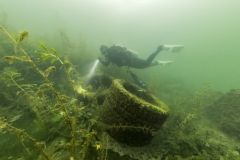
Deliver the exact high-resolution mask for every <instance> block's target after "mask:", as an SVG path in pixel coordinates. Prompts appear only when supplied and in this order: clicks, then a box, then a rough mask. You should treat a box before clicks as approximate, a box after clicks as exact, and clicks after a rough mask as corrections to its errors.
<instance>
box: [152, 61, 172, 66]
mask: <svg viewBox="0 0 240 160" xmlns="http://www.w3.org/2000/svg"><path fill="white" fill-rule="evenodd" d="M156 61H157V63H158V65H162V66H165V65H168V64H171V63H172V62H173V61H158V60H156Z"/></svg>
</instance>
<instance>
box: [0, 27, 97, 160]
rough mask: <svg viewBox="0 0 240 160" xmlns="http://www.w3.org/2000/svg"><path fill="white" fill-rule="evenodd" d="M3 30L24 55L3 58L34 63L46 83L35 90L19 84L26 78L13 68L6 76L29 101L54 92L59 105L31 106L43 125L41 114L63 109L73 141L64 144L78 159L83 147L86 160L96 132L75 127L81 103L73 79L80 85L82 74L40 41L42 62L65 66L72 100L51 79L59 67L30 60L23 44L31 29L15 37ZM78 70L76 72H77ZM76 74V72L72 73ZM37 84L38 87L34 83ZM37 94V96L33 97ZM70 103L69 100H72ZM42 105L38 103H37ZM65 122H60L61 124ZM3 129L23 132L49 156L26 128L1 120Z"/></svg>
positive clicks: (44, 154) (30, 86) (33, 65)
mask: <svg viewBox="0 0 240 160" xmlns="http://www.w3.org/2000/svg"><path fill="white" fill-rule="evenodd" d="M0 29H1V30H2V31H3V32H4V33H5V34H6V35H7V36H8V37H9V38H10V39H11V40H12V41H13V42H14V45H15V47H14V48H15V50H19V51H20V52H21V53H22V54H23V55H20V54H19V55H17V56H15V55H14V56H5V57H4V58H5V59H6V60H9V61H16V60H18V61H21V62H26V63H28V64H30V65H31V67H32V68H33V69H34V70H35V71H36V72H37V73H38V74H39V75H41V77H42V78H43V80H44V81H45V83H43V84H41V85H39V87H37V88H34V89H32V85H30V84H19V82H20V80H23V79H22V78H21V77H20V76H21V74H20V73H17V72H13V71H9V72H5V75H6V77H5V78H6V80H7V81H9V82H11V83H12V85H15V86H16V87H17V88H19V89H20V91H21V92H22V93H24V94H25V95H26V97H28V101H29V102H32V101H33V99H36V98H37V99H39V96H40V97H42V98H45V99H41V100H42V101H45V102H47V101H46V97H45V95H44V93H46V92H49V91H51V92H52V93H53V94H54V95H55V97H56V100H57V102H56V104H55V105H53V106H52V107H51V106H47V105H46V106H45V105H44V107H47V108H45V109H43V106H41V107H40V108H37V107H36V106H35V105H33V107H32V108H31V110H33V111H34V113H35V114H36V116H37V117H38V119H39V122H38V123H39V124H40V125H41V126H42V127H45V126H46V124H44V123H43V121H42V120H43V119H42V118H41V117H43V116H42V115H43V114H42V113H43V112H44V113H47V112H52V111H56V110H60V111H61V112H62V114H61V115H62V116H63V117H64V120H63V121H64V123H65V124H67V125H68V126H69V127H70V133H69V135H70V137H71V140H70V142H69V143H68V144H66V145H65V146H66V147H67V148H69V149H70V157H71V158H72V159H76V157H77V156H76V153H77V151H76V149H77V147H78V146H79V145H82V146H83V149H82V151H81V152H82V158H83V159H84V156H85V154H86V153H85V152H87V150H88V146H89V144H90V143H91V142H92V138H93V135H94V132H93V131H90V130H88V129H80V130H79V129H78V128H77V126H76V119H77V117H78V111H79V109H78V108H79V105H80V104H79V102H78V101H77V99H76V88H75V85H76V83H75V81H74V79H73V78H76V77H77V83H79V84H81V83H82V82H81V78H80V77H79V74H76V70H75V68H74V66H73V65H72V64H71V63H70V62H68V60H67V59H65V60H64V61H62V60H61V59H60V58H59V56H58V53H57V52H56V50H54V49H51V50H49V49H47V48H46V47H45V46H44V45H43V44H42V43H39V46H40V47H41V48H42V49H43V50H44V52H42V51H37V53H38V54H39V55H40V58H39V61H43V62H44V61H47V60H48V59H51V64H53V63H55V62H56V61H58V62H60V64H61V67H62V68H63V69H64V71H65V75H66V77H67V79H68V81H69V84H70V86H71V88H72V90H73V92H74V94H73V95H74V97H73V98H72V99H71V98H70V97H69V96H66V95H63V94H61V93H59V92H58V91H57V90H56V89H55V88H54V86H53V83H52V82H51V81H50V80H49V75H50V74H51V73H52V72H53V71H55V70H56V67H55V66H49V67H48V68H47V69H46V70H44V71H43V70H41V69H40V68H39V67H38V66H37V65H36V64H35V62H34V61H33V60H32V59H31V57H30V56H29V55H28V53H27V52H26V51H25V50H24V49H23V47H22V46H21V42H22V41H23V40H24V39H25V38H26V37H28V32H27V31H23V32H21V33H20V36H18V37H17V38H16V37H13V36H12V35H11V34H9V33H8V32H7V31H6V30H5V29H4V28H3V27H1V26H0ZM74 72H75V73H74ZM73 73H74V74H73ZM34 87H35V86H34ZM35 96H36V98H34V97H35ZM69 102H70V103H69ZM69 105H72V106H71V107H70V109H68V108H67V107H68V106H69ZM38 106H39V105H38ZM71 108H75V109H74V110H73V111H76V112H75V114H72V112H71V110H72V109H71ZM40 110H42V112H40ZM48 118H49V117H47V118H46V119H48ZM61 124H63V123H60V125H61ZM3 128H6V129H9V130H12V129H13V130H15V131H16V132H17V133H18V134H20V133H21V135H24V136H23V138H26V139H29V140H30V141H32V142H33V144H34V145H35V146H36V148H37V149H38V150H39V151H41V153H42V155H43V156H44V157H45V158H46V159H50V158H49V156H48V155H47V154H46V153H45V152H44V151H43V148H41V146H40V145H38V144H39V142H37V141H35V140H34V138H32V137H31V136H29V135H28V134H27V133H26V132H24V131H20V130H19V129H17V128H15V127H13V126H11V125H9V124H7V123H6V122H3V121H1V130H2V129H3ZM79 133H84V134H85V135H86V138H85V139H84V140H82V139H81V140H77V139H76V138H77V135H78V134H79Z"/></svg>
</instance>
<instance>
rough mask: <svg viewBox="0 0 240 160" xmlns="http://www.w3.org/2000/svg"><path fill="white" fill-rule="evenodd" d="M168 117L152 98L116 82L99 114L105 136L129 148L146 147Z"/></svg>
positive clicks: (140, 90)
mask: <svg viewBox="0 0 240 160" xmlns="http://www.w3.org/2000/svg"><path fill="white" fill-rule="evenodd" d="M168 115H169V110H168V108H167V106H166V105H165V104H164V103H163V102H161V101H159V100H158V99H157V98H156V97H154V96H153V95H152V94H150V93H148V92H147V91H144V90H142V89H141V88H139V87H138V86H135V85H133V84H131V83H129V82H126V81H124V80H120V79H115V80H114V81H113V83H112V85H111V87H110V88H109V91H108V94H107V96H106V99H105V101H104V103H103V108H102V111H101V119H102V121H103V122H104V123H105V124H107V125H108V126H111V127H108V133H109V134H110V135H111V136H112V137H113V138H114V139H115V140H117V141H118V142H121V143H125V144H127V145H129V146H143V145H147V144H148V143H149V142H150V141H151V139H152V138H153V136H154V135H153V132H155V131H157V130H158V129H160V127H161V126H162V125H163V123H164V122H165V121H166V119H167V117H168Z"/></svg>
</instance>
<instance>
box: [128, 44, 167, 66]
mask: <svg viewBox="0 0 240 160" xmlns="http://www.w3.org/2000/svg"><path fill="white" fill-rule="evenodd" d="M162 49H163V45H160V46H158V48H157V50H156V51H155V52H153V53H152V54H151V55H150V56H149V57H148V58H147V60H143V59H140V58H133V59H132V62H131V64H130V65H129V67H132V68H138V69H143V68H147V67H150V66H152V65H151V63H152V61H153V59H154V58H155V57H156V56H157V55H158V53H159V52H160V51H161V50H162Z"/></svg>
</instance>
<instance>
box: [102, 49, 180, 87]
mask: <svg viewBox="0 0 240 160" xmlns="http://www.w3.org/2000/svg"><path fill="white" fill-rule="evenodd" d="M182 49H183V46H182V45H159V46H158V47H157V50H155V51H154V52H153V53H152V54H150V55H149V57H148V58H147V59H146V60H143V59H140V58H138V57H137V56H138V53H137V52H135V51H132V50H130V49H128V48H126V47H123V46H121V45H112V46H110V47H108V46H105V45H101V46H100V51H101V54H102V55H103V56H104V57H105V60H103V59H102V58H101V57H98V60H99V61H100V62H101V63H102V64H103V65H105V66H108V65H109V64H110V63H113V64H116V65H117V66H118V67H122V66H127V67H128V68H130V67H131V68H137V69H144V68H147V67H152V66H156V65H163V66H165V65H166V64H170V63H172V62H173V61H158V60H155V61H154V62H153V59H154V58H155V57H156V56H157V55H158V54H159V52H160V51H162V50H168V51H170V52H179V51H181V50H182ZM129 72H130V75H131V76H132V78H133V80H134V82H135V83H137V84H138V85H139V86H140V87H142V88H146V84H145V83H144V82H143V81H142V80H140V78H139V77H138V76H136V75H135V74H134V73H133V72H131V71H129Z"/></svg>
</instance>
